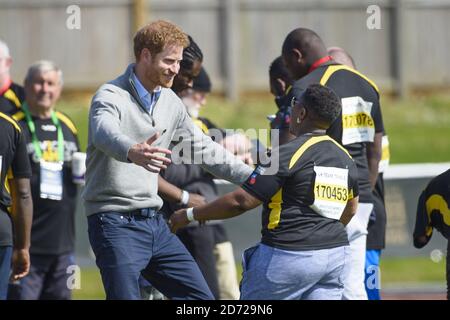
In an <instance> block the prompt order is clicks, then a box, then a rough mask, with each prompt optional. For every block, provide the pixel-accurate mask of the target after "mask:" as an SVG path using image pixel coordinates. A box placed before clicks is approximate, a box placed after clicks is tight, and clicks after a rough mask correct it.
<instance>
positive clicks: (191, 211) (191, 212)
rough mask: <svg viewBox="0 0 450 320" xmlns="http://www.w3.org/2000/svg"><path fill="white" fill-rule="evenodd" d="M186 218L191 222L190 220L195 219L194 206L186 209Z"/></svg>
mask: <svg viewBox="0 0 450 320" xmlns="http://www.w3.org/2000/svg"><path fill="white" fill-rule="evenodd" d="M186 218H187V219H188V220H189V221H190V222H192V221H194V220H195V218H194V208H188V209H187V210H186Z"/></svg>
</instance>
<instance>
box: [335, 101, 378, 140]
mask: <svg viewBox="0 0 450 320" xmlns="http://www.w3.org/2000/svg"><path fill="white" fill-rule="evenodd" d="M371 111H372V102H369V101H364V100H363V99H362V98H361V97H349V98H342V144H343V145H348V144H352V143H359V142H373V139H374V136H375V124H374V122H373V119H372V116H371V114H370V112H371Z"/></svg>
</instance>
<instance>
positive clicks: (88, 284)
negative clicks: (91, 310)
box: [72, 267, 106, 300]
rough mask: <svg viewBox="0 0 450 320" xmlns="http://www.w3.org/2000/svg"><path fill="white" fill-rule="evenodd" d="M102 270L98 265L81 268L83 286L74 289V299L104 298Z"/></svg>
mask: <svg viewBox="0 0 450 320" xmlns="http://www.w3.org/2000/svg"><path fill="white" fill-rule="evenodd" d="M105 297H106V296H105V291H104V290H103V285H102V279H101V276H100V271H99V270H98V269H97V268H96V267H89V268H82V269H81V288H80V289H76V290H73V291H72V299H74V300H104V299H105Z"/></svg>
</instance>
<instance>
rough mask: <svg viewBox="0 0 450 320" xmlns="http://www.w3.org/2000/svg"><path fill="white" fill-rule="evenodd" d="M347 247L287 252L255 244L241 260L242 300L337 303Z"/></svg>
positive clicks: (340, 292) (341, 289) (340, 293)
mask: <svg viewBox="0 0 450 320" xmlns="http://www.w3.org/2000/svg"><path fill="white" fill-rule="evenodd" d="M345 250H347V246H342V247H337V248H331V249H321V250H308V251H288V250H281V249H277V248H273V247H269V246H266V245H264V244H258V245H257V246H255V247H251V248H249V249H247V250H245V251H244V253H243V257H242V268H243V274H242V282H241V299H242V300H282V299H283V300H284V299H286V300H300V299H302V300H340V299H341V297H342V292H343V288H344V287H343V284H342V274H343V269H344V260H345V259H344V256H345Z"/></svg>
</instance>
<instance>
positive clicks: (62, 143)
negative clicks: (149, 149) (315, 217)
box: [22, 103, 64, 161]
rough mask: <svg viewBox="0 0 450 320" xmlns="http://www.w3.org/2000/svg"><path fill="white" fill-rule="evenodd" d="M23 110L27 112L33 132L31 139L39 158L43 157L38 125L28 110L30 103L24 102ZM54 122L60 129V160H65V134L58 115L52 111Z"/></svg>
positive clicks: (29, 126) (27, 118)
mask: <svg viewBox="0 0 450 320" xmlns="http://www.w3.org/2000/svg"><path fill="white" fill-rule="evenodd" d="M22 110H23V112H24V113H25V118H26V121H27V125H28V128H29V129H30V132H31V140H32V142H33V146H34V150H35V152H36V155H37V157H38V158H39V159H41V158H42V149H41V146H40V144H39V140H38V138H37V135H36V126H35V125H34V122H33V119H32V118H31V114H30V110H28V104H27V103H24V104H23V106H22ZM51 118H52V122H53V124H54V125H55V127H56V128H57V130H58V160H59V161H64V136H63V132H62V128H61V124H60V123H59V120H58V118H57V117H56V112H55V111H52V114H51Z"/></svg>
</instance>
